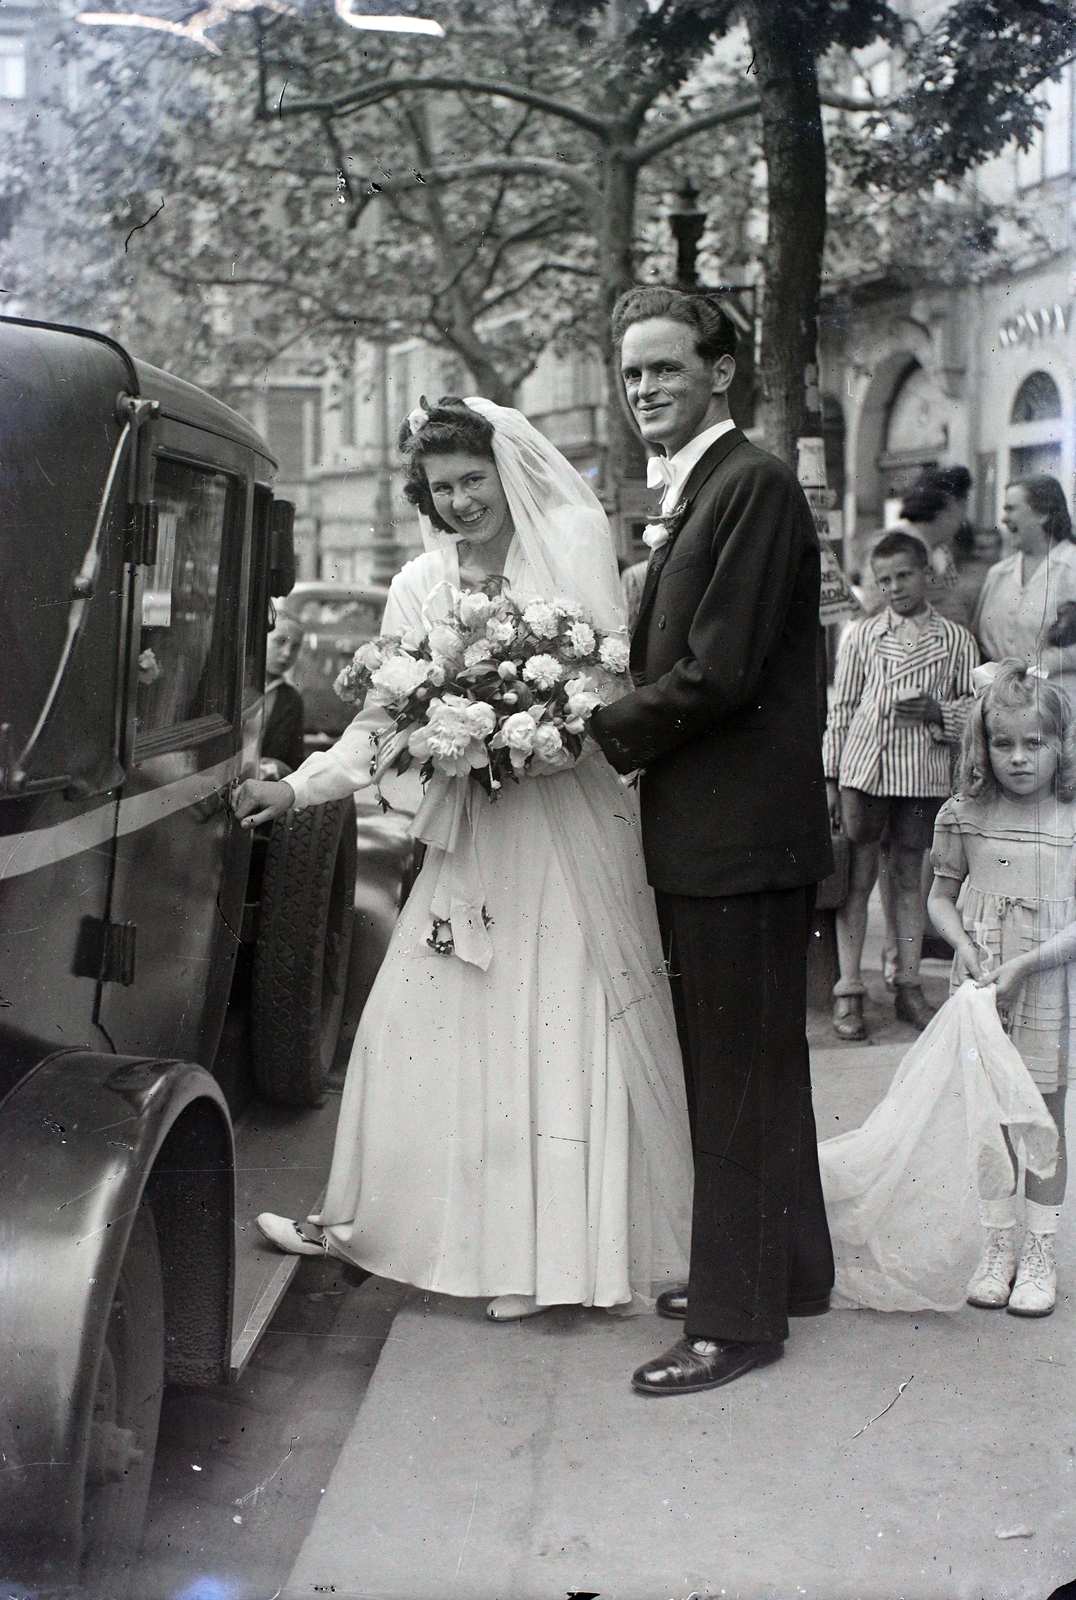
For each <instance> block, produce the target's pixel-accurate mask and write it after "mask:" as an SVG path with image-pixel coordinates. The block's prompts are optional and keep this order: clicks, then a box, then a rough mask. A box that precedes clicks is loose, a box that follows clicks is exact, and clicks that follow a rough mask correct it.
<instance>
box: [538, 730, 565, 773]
mask: <svg viewBox="0 0 1076 1600" xmlns="http://www.w3.org/2000/svg"><path fill="white" fill-rule="evenodd" d="M534 753H535V755H536V756H538V757H540V759H541V760H542V761H544V762H545V763H546V765H547V766H550V767H566V766H567V765H568V763H569V762H570V761H571V759H572V758H571V756H570V755H569V754H568V752H567V750H565V748H564V740H563V739H562V738H561V736H560V733H559V731H558V730H557V729H556V728H555V727H554V726H553V724H552V723H551V722H541V723H539V725H538V732H537V733H536V734H535V735H534Z"/></svg>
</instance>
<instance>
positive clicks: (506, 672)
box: [497, 661, 518, 683]
mask: <svg viewBox="0 0 1076 1600" xmlns="http://www.w3.org/2000/svg"><path fill="white" fill-rule="evenodd" d="M497 676H498V678H503V679H504V681H505V683H510V682H511V681H512V679H513V678H515V677H517V676H518V673H517V671H516V664H515V662H514V661H502V662H501V664H500V666H499V667H498V668H497Z"/></svg>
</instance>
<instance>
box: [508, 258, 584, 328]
mask: <svg viewBox="0 0 1076 1600" xmlns="http://www.w3.org/2000/svg"><path fill="white" fill-rule="evenodd" d="M547 272H563V273H565V274H567V275H569V276H571V277H573V278H589V279H590V281H591V282H592V283H593V282H594V281H595V280H596V279H597V276H598V274H597V273H596V272H595V271H594V268H593V267H581V266H579V265H578V264H577V263H576V262H574V261H541V262H539V263H538V265H537V266H536V267H532V268H531V270H530V271H529V272H525V273H524V274H523V276H522V278H520V280H519V282H518V283H511V284H509V285H508V287H507V288H505V289H501V290H499V291H498V293H497V294H493V295H489V296H488V297H487V298H486V299H484V300H483V301H482V310H481V313H480V315H481V316H483V317H484V316H486V315H488V313H489V312H490V311H494V310H496V308H497V307H498V306H499V305H503V304H504V302H505V301H506V300H511V299H513V298H514V296H516V295H517V294H522V292H523V290H524V289H527V288H529V287H530V285H531V284H532V283H536V282H537V281H538V279H539V278H542V277H544V276H545V274H546V273H547Z"/></svg>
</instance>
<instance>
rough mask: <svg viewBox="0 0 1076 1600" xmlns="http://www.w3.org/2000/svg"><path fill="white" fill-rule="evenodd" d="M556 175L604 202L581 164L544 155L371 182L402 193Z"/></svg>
mask: <svg viewBox="0 0 1076 1600" xmlns="http://www.w3.org/2000/svg"><path fill="white" fill-rule="evenodd" d="M496 177H506V178H527V177H531V178H552V179H553V180H554V181H556V182H559V183H566V184H568V186H569V187H570V188H573V189H575V190H576V191H577V193H579V194H580V195H582V197H583V199H584V200H586V202H587V204H588V205H590V206H598V205H600V204H601V191H600V189H599V188H598V186H597V184H594V183H592V182H591V181H590V179H589V178H586V177H584V176H583V174H582V173H581V172H580V171H579V169H578V168H577V167H572V166H569V165H568V164H567V162H563V161H549V160H547V159H546V158H545V157H541V156H509V157H505V156H490V157H488V158H484V159H483V160H480V161H465V162H461V163H460V165H458V166H447V167H431V168H430V170H429V171H428V172H424V173H423V174H422V176H421V178H419V177H417V176H415V175H414V174H410V173H409V174H408V176H407V177H406V178H393V179H391V181H390V180H385V181H384V182H382V183H377V184H376V187H374V186H373V185H371V188H372V191H373V194H400V193H405V192H409V191H410V190H413V189H419V188H422V187H423V186H424V185H429V184H433V185H437V186H438V187H443V186H444V185H445V184H449V183H460V182H462V181H463V180H464V179H466V178H496ZM371 197H372V196H371Z"/></svg>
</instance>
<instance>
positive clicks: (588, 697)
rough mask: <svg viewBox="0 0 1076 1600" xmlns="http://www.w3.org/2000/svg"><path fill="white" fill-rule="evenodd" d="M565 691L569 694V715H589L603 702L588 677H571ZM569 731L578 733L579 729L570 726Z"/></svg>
mask: <svg viewBox="0 0 1076 1600" xmlns="http://www.w3.org/2000/svg"><path fill="white" fill-rule="evenodd" d="M564 692H565V694H566V696H567V706H568V715H569V717H572V718H575V717H582V718H586V717H589V716H590V714H591V712H592V711H597V709H598V707H599V706H600V705H601V704H602V703H603V702H602V697H601V695H600V694H599V693H598V691H597V689H595V687H594V685H593V683H592V682H591V680H590V679H589V678H587V677H582V676H580V677H578V678H569V679H568V682H567V683H566V684H565V685H564ZM568 731H569V732H570V733H576V732H577V731H578V730H577V729H575V728H569V730H568Z"/></svg>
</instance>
